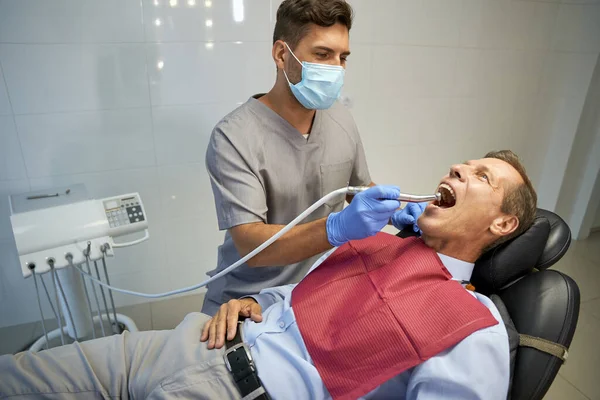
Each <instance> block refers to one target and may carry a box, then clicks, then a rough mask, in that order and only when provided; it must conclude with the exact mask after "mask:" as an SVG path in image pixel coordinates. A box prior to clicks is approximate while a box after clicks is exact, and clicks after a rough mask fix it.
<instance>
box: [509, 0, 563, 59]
mask: <svg viewBox="0 0 600 400" xmlns="http://www.w3.org/2000/svg"><path fill="white" fill-rule="evenodd" d="M558 9H559V5H558V4H555V3H554V4H553V3H541V2H529V1H527V2H526V1H514V2H512V3H511V5H510V21H509V28H508V34H509V36H508V40H509V45H510V46H511V47H512V48H517V49H548V48H549V47H550V45H551V41H552V32H553V28H554V24H555V21H556V15H557V13H558Z"/></svg>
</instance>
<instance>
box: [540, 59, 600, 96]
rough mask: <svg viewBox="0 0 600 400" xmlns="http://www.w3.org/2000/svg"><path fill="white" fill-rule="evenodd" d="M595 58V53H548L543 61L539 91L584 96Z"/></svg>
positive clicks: (551, 94)
mask: <svg viewBox="0 0 600 400" xmlns="http://www.w3.org/2000/svg"><path fill="white" fill-rule="evenodd" d="M597 60H598V55H597V54H576V53H560V52H553V53H549V54H548V55H547V57H546V61H545V62H544V71H543V78H542V83H541V92H542V93H543V94H547V95H549V96H568V97H573V96H577V97H581V96H583V97H585V96H586V94H587V89H588V87H589V84H590V80H591V79H592V74H593V72H594V67H595V65H596V62H597Z"/></svg>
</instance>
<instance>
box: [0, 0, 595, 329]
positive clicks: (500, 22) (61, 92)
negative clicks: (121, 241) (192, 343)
mask: <svg viewBox="0 0 600 400" xmlns="http://www.w3.org/2000/svg"><path fill="white" fill-rule="evenodd" d="M279 3H280V1H279V0H270V1H269V0H212V1H210V0H207V1H204V0H142V1H140V0H81V1H70V0H53V1H45V0H19V1H14V0H0V66H1V68H0V326H6V325H12V324H17V323H21V322H27V321H31V320H34V319H37V317H38V312H37V303H36V300H35V297H34V291H33V290H32V282H30V281H24V280H23V279H22V278H21V276H20V273H19V268H18V266H17V258H16V255H15V251H14V244H13V242H12V239H11V229H10V225H9V222H8V210H7V201H6V198H7V195H8V194H9V193H14V192H20V191H27V190H30V189H41V188H47V187H51V186H56V185H69V184H73V183H78V182H83V183H85V184H86V185H87V187H88V189H89V191H90V192H91V193H92V194H93V195H94V196H96V197H103V196H112V195H117V194H121V193H125V192H132V191H138V192H140V193H141V195H142V197H143V199H144V201H145V204H146V206H147V209H148V210H147V211H148V216H149V220H150V231H151V235H152V238H151V240H150V241H149V242H147V243H144V244H142V245H139V246H136V247H133V248H130V249H123V250H119V251H118V252H117V254H116V258H115V259H114V260H112V261H111V262H110V264H109V268H110V270H111V275H112V282H113V283H114V284H116V285H117V286H121V287H126V288H129V289H133V290H141V291H147V292H157V291H164V290H169V289H173V288H177V287H180V286H184V285H188V284H191V283H194V282H199V281H201V280H203V279H204V278H205V275H204V274H205V272H206V271H208V270H210V269H212V268H213V267H214V265H215V262H216V248H217V245H218V244H219V243H220V242H221V240H222V233H219V232H218V231H217V227H216V218H215V214H214V204H213V199H212V194H211V191H210V186H209V182H208V177H207V174H206V171H205V167H204V152H205V147H206V143H207V140H208V138H209V135H210V131H211V128H212V126H213V125H214V124H215V123H216V122H217V121H218V120H219V119H220V118H221V117H222V116H223V115H225V114H226V113H227V112H228V111H229V110H231V109H233V108H234V107H235V106H236V104H239V103H241V102H244V101H245V100H246V99H247V98H248V97H249V96H250V95H252V94H254V93H258V92H264V91H268V90H269V89H270V88H271V85H272V84H273V80H274V78H275V67H274V65H273V62H272V60H271V58H270V50H271V35H272V29H273V25H274V14H275V11H276V9H277V6H278V5H279ZM351 3H352V4H353V5H354V6H355V10H356V20H355V27H354V28H353V30H352V33H351V49H352V53H353V54H352V56H351V58H350V62H349V65H348V74H347V85H346V88H345V93H344V94H345V96H346V98H345V102H346V104H347V105H348V106H349V107H350V108H351V109H352V112H353V114H354V116H355V118H356V120H357V123H358V124H359V127H360V128H361V132H362V137H363V140H364V142H365V146H366V151H367V156H368V161H369V164H370V168H371V172H372V175H373V178H374V180H375V181H376V182H379V183H390V184H398V185H400V186H401V188H402V189H403V190H405V191H412V192H429V191H431V189H432V187H434V185H435V183H436V182H437V179H438V178H439V177H440V176H441V175H442V174H444V173H445V172H446V171H447V168H448V166H449V164H450V163H451V162H456V161H462V160H463V159H465V158H472V157H477V156H480V155H481V154H483V153H484V152H486V151H487V150H490V149H494V148H496V149H497V148H512V149H514V150H515V151H517V152H519V153H520V154H521V155H522V156H523V158H524V159H525V161H526V163H527V166H528V167H529V169H530V171H531V174H532V177H533V178H534V181H535V182H536V184H538V185H541V189H544V188H546V189H547V190H548V192H549V193H551V192H552V189H553V184H554V182H553V181H552V179H551V178H552V175H553V176H554V177H555V179H556V177H557V176H558V177H559V179H562V175H561V174H563V173H564V166H566V160H567V158H568V155H569V152H568V149H569V148H570V143H571V142H572V138H573V135H574V134H575V131H576V126H577V122H578V118H579V114H580V112H581V107H582V106H583V101H584V99H585V94H586V90H587V87H588V84H589V81H590V77H591V74H592V71H593V68H594V65H595V63H596V60H597V57H598V52H599V51H600V2H598V1H568V2H559V1H544V2H541V1H511V0H376V1H375V0H353V1H351ZM563 164H564V165H563ZM550 172H551V174H550ZM546 177H548V178H546ZM117 301H118V303H120V304H126V303H132V302H139V301H143V300H141V299H137V298H131V297H125V296H117Z"/></svg>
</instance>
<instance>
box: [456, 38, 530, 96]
mask: <svg viewBox="0 0 600 400" xmlns="http://www.w3.org/2000/svg"><path fill="white" fill-rule="evenodd" d="M455 52H456V54H457V55H456V57H457V65H456V78H455V87H454V93H455V94H456V95H458V96H478V97H483V96H498V97H503V98H512V97H513V96H514V95H515V93H516V90H517V84H518V83H519V81H518V78H519V73H522V72H523V71H521V70H519V62H520V59H519V57H518V56H517V53H516V52H514V51H512V50H488V49H457V50H455Z"/></svg>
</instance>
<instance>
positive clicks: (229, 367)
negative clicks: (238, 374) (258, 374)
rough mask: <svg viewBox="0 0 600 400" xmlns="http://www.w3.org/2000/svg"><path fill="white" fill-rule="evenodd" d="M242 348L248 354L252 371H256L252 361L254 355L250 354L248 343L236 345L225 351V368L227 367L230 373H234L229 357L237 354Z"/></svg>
mask: <svg viewBox="0 0 600 400" xmlns="http://www.w3.org/2000/svg"><path fill="white" fill-rule="evenodd" d="M240 348H243V349H244V352H245V354H246V358H247V359H248V364H249V365H250V368H251V369H252V370H254V360H253V359H252V354H251V353H250V349H249V348H248V345H246V343H244V342H242V343H238V344H236V345H234V346H231V347H230V348H228V349H227V350H225V354H223V359H224V360H225V366H226V367H227V370H229V372H233V370H232V368H231V363H230V362H229V358H228V356H229V355H230V354H231V353H235V352H236V351H238V350H239V349H240Z"/></svg>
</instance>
